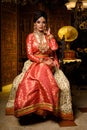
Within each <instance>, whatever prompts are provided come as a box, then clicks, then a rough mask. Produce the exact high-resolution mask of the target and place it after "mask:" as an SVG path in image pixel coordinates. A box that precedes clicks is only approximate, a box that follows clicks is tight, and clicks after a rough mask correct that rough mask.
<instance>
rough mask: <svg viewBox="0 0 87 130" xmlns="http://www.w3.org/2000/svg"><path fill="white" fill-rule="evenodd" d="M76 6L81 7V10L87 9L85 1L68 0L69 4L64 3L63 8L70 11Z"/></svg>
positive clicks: (86, 1) (86, 0)
mask: <svg viewBox="0 0 87 130" xmlns="http://www.w3.org/2000/svg"><path fill="white" fill-rule="evenodd" d="M77 4H78V5H79V6H81V9H87V0H69V2H67V3H65V6H66V8H67V10H72V9H74V8H75V7H76V5H77Z"/></svg>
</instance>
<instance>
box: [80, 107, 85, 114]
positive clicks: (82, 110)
mask: <svg viewBox="0 0 87 130" xmlns="http://www.w3.org/2000/svg"><path fill="white" fill-rule="evenodd" d="M78 109H79V110H80V111H81V112H83V113H84V112H87V107H82V108H78Z"/></svg>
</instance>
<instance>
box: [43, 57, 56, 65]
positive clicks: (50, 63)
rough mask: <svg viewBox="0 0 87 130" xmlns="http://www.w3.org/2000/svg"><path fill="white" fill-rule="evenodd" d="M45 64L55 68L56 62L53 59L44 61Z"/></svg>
mask: <svg viewBox="0 0 87 130" xmlns="http://www.w3.org/2000/svg"><path fill="white" fill-rule="evenodd" d="M43 63H45V64H47V65H50V66H54V62H53V60H52V59H51V58H49V59H46V60H43Z"/></svg>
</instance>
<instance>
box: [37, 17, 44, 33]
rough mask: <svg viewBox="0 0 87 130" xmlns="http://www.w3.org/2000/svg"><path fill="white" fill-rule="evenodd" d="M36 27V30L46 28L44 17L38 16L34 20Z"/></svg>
mask: <svg viewBox="0 0 87 130" xmlns="http://www.w3.org/2000/svg"><path fill="white" fill-rule="evenodd" d="M35 25H36V29H37V30H38V31H44V29H45V28H46V20H45V18H44V17H40V18H39V19H38V20H37V21H36V22H35Z"/></svg>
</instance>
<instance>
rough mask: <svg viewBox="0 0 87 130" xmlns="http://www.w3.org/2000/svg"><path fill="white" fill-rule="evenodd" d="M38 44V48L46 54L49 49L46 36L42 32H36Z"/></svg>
mask: <svg viewBox="0 0 87 130" xmlns="http://www.w3.org/2000/svg"><path fill="white" fill-rule="evenodd" d="M34 34H35V37H36V39H37V42H38V43H39V45H38V48H39V50H40V52H42V53H45V52H47V50H48V49H49V46H48V43H47V41H46V38H45V35H44V33H42V32H34Z"/></svg>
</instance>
